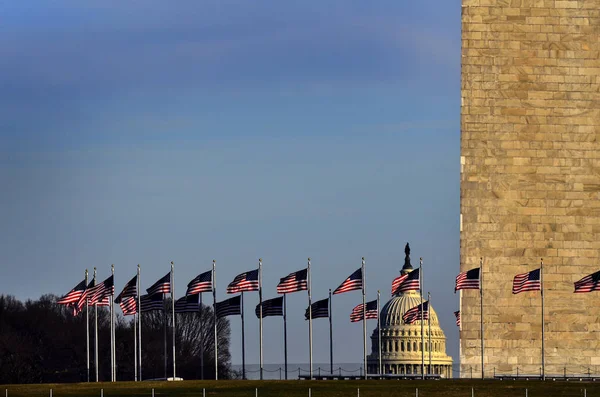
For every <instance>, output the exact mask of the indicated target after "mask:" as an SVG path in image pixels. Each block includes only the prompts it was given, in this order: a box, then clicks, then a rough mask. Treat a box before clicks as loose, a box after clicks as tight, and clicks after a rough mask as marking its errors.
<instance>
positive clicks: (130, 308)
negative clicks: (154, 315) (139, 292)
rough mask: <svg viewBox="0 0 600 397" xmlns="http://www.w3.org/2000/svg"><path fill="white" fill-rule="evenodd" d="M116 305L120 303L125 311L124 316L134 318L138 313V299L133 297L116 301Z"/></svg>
mask: <svg viewBox="0 0 600 397" xmlns="http://www.w3.org/2000/svg"><path fill="white" fill-rule="evenodd" d="M115 303H118V304H119V306H120V307H121V311H123V315H124V316H132V315H134V314H136V313H137V307H138V305H137V303H138V302H137V299H136V298H135V297H133V296H128V297H126V298H122V299H116V300H115Z"/></svg>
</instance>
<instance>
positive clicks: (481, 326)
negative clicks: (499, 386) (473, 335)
mask: <svg viewBox="0 0 600 397" xmlns="http://www.w3.org/2000/svg"><path fill="white" fill-rule="evenodd" d="M461 298H462V295H461ZM479 304H480V309H479V319H480V324H479V332H480V334H481V379H485V370H484V366H483V358H484V357H485V356H484V352H485V351H484V343H483V257H481V258H479ZM461 310H462V307H461Z"/></svg>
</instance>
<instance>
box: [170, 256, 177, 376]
mask: <svg viewBox="0 0 600 397" xmlns="http://www.w3.org/2000/svg"><path fill="white" fill-rule="evenodd" d="M171 314H172V315H173V381H174V380H175V377H176V373H175V265H174V264H173V261H171Z"/></svg>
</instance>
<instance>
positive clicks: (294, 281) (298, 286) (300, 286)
mask: <svg viewBox="0 0 600 397" xmlns="http://www.w3.org/2000/svg"><path fill="white" fill-rule="evenodd" d="M307 289H308V269H302V270H298V271H297V272H294V273H290V274H288V275H287V276H285V277H283V278H281V279H279V284H277V293H278V294H288V293H290V292H298V291H306V290H307Z"/></svg>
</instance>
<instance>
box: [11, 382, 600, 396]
mask: <svg viewBox="0 0 600 397" xmlns="http://www.w3.org/2000/svg"><path fill="white" fill-rule="evenodd" d="M203 388H205V389H206V396H213V397H221V396H222V397H238V396H239V397H242V396H245V397H254V396H255V392H256V389H257V388H258V396H259V397H274V396H292V397H293V396H308V389H309V388H310V389H311V395H312V397H337V396H340V397H341V396H357V395H358V390H357V389H360V396H361V397H376V396H377V397H379V396H383V397H386V396H390V397H409V396H411V397H412V396H415V395H416V388H418V393H419V394H418V395H419V397H430V396H431V397H433V396H435V397H459V396H460V397H470V396H471V388H473V391H474V395H475V396H476V397H512V396H523V397H525V390H526V389H527V396H528V397H554V396H570V397H571V396H572V397H575V396H578V397H583V396H584V389H585V393H586V395H587V396H588V397H595V396H599V397H600V383H594V382H578V381H569V382H565V381H546V382H541V381H523V380H520V381H499V380H485V381H477V380H427V381H421V380H369V381H339V380H334V381H241V380H236V381H218V382H215V381H182V382H118V383H70V384H41V385H0V397H5V393H6V392H5V390H8V396H9V397H48V396H50V389H52V396H53V397H63V396H78V397H88V396H94V397H98V396H100V395H101V389H103V395H104V396H105V397H111V396H132V397H138V396H145V397H150V396H152V389H154V393H155V396H156V397H159V396H161V397H165V396H169V397H179V396H192V397H200V396H202V389H203Z"/></svg>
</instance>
